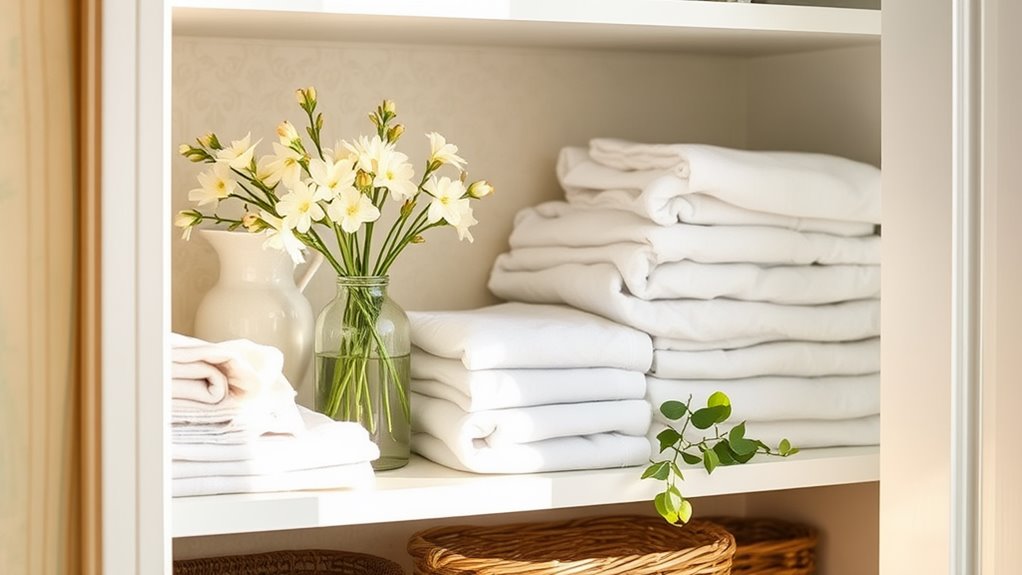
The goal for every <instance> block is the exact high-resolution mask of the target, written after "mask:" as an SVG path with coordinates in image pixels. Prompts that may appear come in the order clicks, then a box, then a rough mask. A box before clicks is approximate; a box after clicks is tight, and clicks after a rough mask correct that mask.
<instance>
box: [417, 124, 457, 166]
mask: <svg viewBox="0 0 1022 575" xmlns="http://www.w3.org/2000/svg"><path fill="white" fill-rule="evenodd" d="M426 137H427V138H429V162H430V163H431V164H432V163H433V162H439V163H440V165H443V164H450V165H452V166H454V167H455V168H458V169H459V170H460V169H462V168H463V167H464V165H465V159H464V158H462V157H461V156H459V155H458V146H455V145H454V144H448V143H447V139H446V138H444V137H443V136H441V135H440V134H438V133H436V132H430V133H428V134H426Z"/></svg>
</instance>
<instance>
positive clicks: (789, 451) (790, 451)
mask: <svg viewBox="0 0 1022 575" xmlns="http://www.w3.org/2000/svg"><path fill="white" fill-rule="evenodd" d="M799 451H802V450H801V449H799V448H797V447H792V448H791V449H789V450H788V453H785V454H784V455H785V457H787V456H788V455H795V454H796V453H798V452H799Z"/></svg>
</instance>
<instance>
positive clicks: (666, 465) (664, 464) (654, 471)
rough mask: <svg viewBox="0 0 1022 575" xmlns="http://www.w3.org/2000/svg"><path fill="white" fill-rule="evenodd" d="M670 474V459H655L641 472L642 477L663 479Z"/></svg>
mask: <svg viewBox="0 0 1022 575" xmlns="http://www.w3.org/2000/svg"><path fill="white" fill-rule="evenodd" d="M670 474H671V462H670V461H657V462H656V463H654V464H653V465H650V466H649V467H647V468H646V470H645V471H643V472H642V479H648V478H650V477H652V478H653V479H659V480H660V481H664V480H666V479H667V477H668V476H669V475H670Z"/></svg>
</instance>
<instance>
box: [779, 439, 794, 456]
mask: <svg viewBox="0 0 1022 575" xmlns="http://www.w3.org/2000/svg"><path fill="white" fill-rule="evenodd" d="M777 451H778V452H779V453H780V454H781V455H787V454H788V452H789V451H791V442H790V441H788V440H787V439H782V440H781V443H780V444H779V445H778V446H777Z"/></svg>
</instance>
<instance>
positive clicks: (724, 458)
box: [713, 439, 736, 465]
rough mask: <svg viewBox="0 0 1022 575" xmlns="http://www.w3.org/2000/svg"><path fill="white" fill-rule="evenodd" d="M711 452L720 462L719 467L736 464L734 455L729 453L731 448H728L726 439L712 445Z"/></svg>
mask: <svg viewBox="0 0 1022 575" xmlns="http://www.w3.org/2000/svg"><path fill="white" fill-rule="evenodd" d="M713 451H714V452H716V453H717V459H719V460H720V464H721V465H734V464H735V463H736V461H735V457H734V454H733V453H732V451H731V447H730V446H728V444H727V440H726V439H725V440H723V441H720V442H718V443H717V445H714V446H713Z"/></svg>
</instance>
